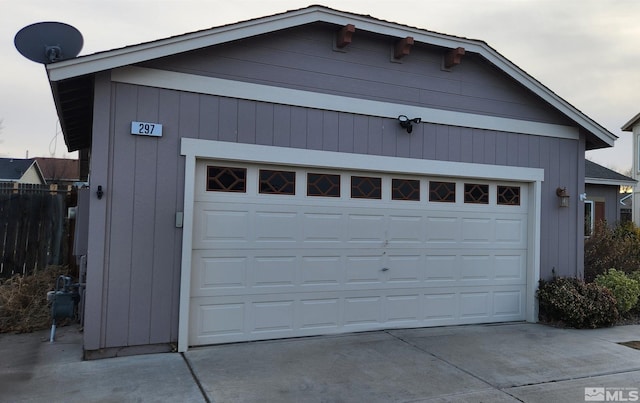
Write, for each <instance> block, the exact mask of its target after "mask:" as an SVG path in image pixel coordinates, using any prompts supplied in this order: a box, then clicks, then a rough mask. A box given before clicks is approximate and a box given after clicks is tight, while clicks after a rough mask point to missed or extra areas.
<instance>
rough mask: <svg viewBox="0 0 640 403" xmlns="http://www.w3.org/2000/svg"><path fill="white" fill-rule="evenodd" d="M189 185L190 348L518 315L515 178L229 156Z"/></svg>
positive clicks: (520, 226)
mask: <svg viewBox="0 0 640 403" xmlns="http://www.w3.org/2000/svg"><path fill="white" fill-rule="evenodd" d="M244 147H247V146H246V145H245V146H240V148H244ZM258 147H259V146H258ZM266 148H273V147H266ZM306 153H313V152H311V151H308V150H307V151H305V152H304V153H303V154H306ZM269 154H272V153H266V154H264V155H269ZM317 154H318V157H320V156H321V155H322V154H324V153H322V152H318V153H317ZM329 154H331V153H329ZM329 154H328V155H327V156H329ZM347 158H348V157H347ZM374 160H375V159H374ZM391 160H398V161H397V162H399V163H400V162H402V161H400V160H401V159H395V158H391ZM372 162H375V161H372ZM390 162H393V161H390ZM314 165H315V164H314ZM193 183H194V193H193V194H194V200H193V203H194V204H193V205H194V208H193V240H192V263H191V264H192V266H191V267H192V270H191V278H190V283H191V292H190V299H189V317H190V323H189V335H190V336H189V345H205V344H215V343H227V342H238V341H248V340H263V339H274V338H285V337H299V336H310V335H319V334H333V333H344V332H354V331H367V330H376V329H385V328H398V327H425V326H438V325H452V324H469V323H490V322H504V321H520V320H525V317H526V299H527V262H528V232H529V229H528V222H529V219H528V214H529V213H528V211H529V207H528V200H529V194H528V192H529V185H528V184H527V183H523V182H516V181H505V180H500V181H496V180H493V181H491V180H486V179H479V178H473V177H466V178H465V177H453V176H442V175H441V174H439V173H436V174H435V175H433V174H432V175H429V174H425V173H424V172H413V173H408V172H385V171H376V170H362V169H360V170H355V169H353V168H352V169H344V168H342V169H336V167H335V166H334V167H332V168H330V167H319V166H313V167H309V166H306V167H305V166H296V165H282V164H274V163H270V164H264V163H263V164H255V163H247V162H242V161H230V160H229V159H222V160H221V159H198V160H197V163H196V164H195V180H194V182H193Z"/></svg>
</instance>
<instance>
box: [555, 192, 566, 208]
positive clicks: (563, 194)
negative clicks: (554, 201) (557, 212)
mask: <svg viewBox="0 0 640 403" xmlns="http://www.w3.org/2000/svg"><path fill="white" fill-rule="evenodd" d="M556 196H558V199H560V207H569V193H568V192H567V188H564V187H563V188H561V187H559V188H557V189H556Z"/></svg>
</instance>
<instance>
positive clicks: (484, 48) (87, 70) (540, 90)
mask: <svg viewBox="0 0 640 403" xmlns="http://www.w3.org/2000/svg"><path fill="white" fill-rule="evenodd" d="M317 21H323V22H328V23H333V24H337V25H346V24H354V25H355V26H356V29H359V30H363V31H370V32H375V33H380V34H383V35H389V36H395V37H398V38H404V37H406V36H413V38H414V40H415V41H417V42H422V43H427V44H431V45H436V46H443V47H448V48H455V47H458V46H463V47H464V48H465V50H466V51H468V52H473V53H478V54H480V55H481V56H483V57H484V58H485V59H487V60H488V61H489V62H491V63H493V64H494V65H495V66H497V67H498V68H499V69H502V70H503V71H504V72H505V73H507V74H508V75H510V76H511V77H513V78H514V79H515V80H516V81H518V82H519V83H520V84H522V85H524V86H525V87H526V88H528V89H529V90H531V91H533V92H534V93H535V94H536V95H538V96H540V97H541V98H542V99H544V100H545V101H547V102H549V103H550V104H551V105H553V106H554V107H556V108H557V109H558V110H560V111H561V112H563V113H564V114H566V115H568V116H569V117H570V118H572V119H574V120H575V121H576V122H577V123H578V124H579V125H581V126H583V127H585V128H586V129H587V130H589V131H591V132H593V133H594V134H595V135H596V136H598V137H599V138H600V139H601V140H603V141H604V142H605V143H606V144H608V145H609V146H613V144H614V141H615V140H616V139H617V136H615V135H614V134H612V133H610V132H609V131H608V130H606V129H604V128H603V127H602V126H600V125H598V124H597V123H595V122H594V121H593V120H591V119H590V118H589V117H587V116H586V115H584V114H583V113H581V112H580V111H578V110H577V109H576V108H574V107H573V106H572V105H570V104H569V103H567V102H566V101H564V100H563V99H562V98H560V97H559V96H557V95H556V94H555V93H553V92H552V91H550V90H549V89H547V88H546V87H545V86H543V85H542V84H540V83H539V82H538V81H536V80H535V79H533V78H532V77H531V76H530V75H528V74H527V73H525V72H524V71H523V70H521V69H520V68H518V67H517V66H516V65H514V64H513V63H511V62H510V61H509V60H507V59H506V58H504V57H503V56H501V55H500V54H499V53H498V52H496V51H495V50H494V49H493V48H491V47H490V46H488V45H487V44H486V43H484V42H482V41H478V40H473V39H466V38H459V37H455V36H448V35H444V34H438V33H435V32H430V31H425V30H422V29H418V28H412V27H408V26H403V25H399V24H396V23H391V22H386V21H381V20H376V19H371V18H368V17H366V16H360V15H355V14H349V13H344V12H340V11H336V10H331V9H326V8H324V7H309V8H306V9H302V10H296V11H291V12H287V13H283V14H277V15H274V16H269V17H265V18H260V19H256V20H250V21H245V22H240V23H236V24H230V25H226V26H222V27H218V28H212V29H209V30H203V31H198V32H194V33H191V34H185V35H180V36H176V37H172V38H167V39H164V40H159V41H155V42H149V43H144V44H140V45H135V46H130V47H126V48H122V49H116V50H112V51H107V52H101V53H97V54H93V55H89V56H83V57H80V58H76V59H70V60H66V61H62V62H58V63H52V64H49V65H47V66H46V68H47V73H48V75H49V80H50V81H59V80H64V79H67V78H71V77H77V76H81V75H85V74H92V73H95V72H98V71H104V70H109V69H113V68H118V67H122V66H127V65H131V64H135V63H140V62H143V61H147V60H152V59H156V58H160V57H165V56H170V55H174V54H177V53H181V52H187V51H190V50H196V49H201V48H204V47H207V46H213V45H217V44H221V43H226V42H230V41H234V40H238V39H244V38H248V37H251V36H255V35H261V34H266V33H269V32H274V31H277V30H281V29H286V28H291V27H295V26H300V25H304V24H309V23H313V22H317Z"/></svg>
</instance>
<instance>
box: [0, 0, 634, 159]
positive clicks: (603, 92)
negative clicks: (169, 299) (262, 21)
mask: <svg viewBox="0 0 640 403" xmlns="http://www.w3.org/2000/svg"><path fill="white" fill-rule="evenodd" d="M311 4H322V5H324V6H327V7H331V8H334V9H337V10H341V11H348V12H354V13H358V14H368V15H371V16H373V17H376V18H379V19H384V20H388V21H393V22H397V23H400V24H405V25H411V26H415V27H418V28H423V29H427V30H431V31H436V32H441V33H445V34H451V35H456V36H463V37H467V38H472V39H479V40H483V41H485V42H487V43H488V44H489V45H490V46H491V47H493V48H494V49H496V50H497V51H498V52H499V53H501V54H502V55H503V56H504V57H506V58H507V59H509V60H510V61H512V62H513V63H515V64H516V65H518V66H519V67H520V68H521V69H523V70H524V71H526V72H527V73H529V74H530V75H532V76H533V77H534V78H536V79H537V80H538V81H540V82H542V83H543V84H544V85H546V86H547V87H549V88H550V89H551V90H552V91H554V92H555V93H556V94H558V95H559V96H561V97H562V98H564V99H565V100H567V101H568V102H569V103H571V104H572V105H573V106H575V107H576V108H578V109H579V110H581V111H582V112H583V113H585V114H586V115H587V116H589V117H590V118H592V119H593V120H595V121H596V122H598V123H599V124H600V125H602V126H604V127H605V128H606V129H608V130H609V131H610V132H612V133H613V134H615V135H616V136H618V137H619V139H618V140H617V141H616V144H615V147H613V148H610V149H605V150H598V151H593V152H588V153H587V158H589V159H591V160H592V161H595V162H597V163H599V164H602V165H605V166H607V167H609V168H612V169H615V170H618V171H621V172H622V171H625V170H626V169H629V168H630V167H631V160H632V155H631V144H632V140H631V135H630V133H628V132H622V131H621V130H620V127H621V126H622V125H623V124H625V123H626V122H627V121H629V120H630V119H631V118H632V117H633V116H635V115H636V114H637V113H639V112H640V102H638V99H639V98H640V91H639V88H638V87H639V86H640V51H639V50H638V44H640V24H639V23H638V21H640V1H638V0H393V1H391V0H386V1H382V0H340V1H332V0H325V1H315V0H311V1H297V0H268V1H266V0H232V1H227V0H224V1H222V0H209V1H205V0H122V1H121V0H100V1H98V0H46V1H41V0H0V55H2V56H1V58H0V69H1V70H0V72H1V74H0V120H2V128H1V129H0V156H2V157H19V158H24V157H25V156H26V154H27V152H28V155H29V156H30V157H36V156H44V157H48V156H56V157H72V158H74V157H75V156H76V155H75V153H68V152H67V150H66V147H65V145H64V141H63V139H62V134H61V132H60V128H59V125H58V123H57V115H56V113H55V108H54V103H53V99H52V97H51V90H50V87H49V84H48V81H47V77H46V72H45V69H44V67H43V66H42V65H39V64H36V63H34V62H31V61H29V60H27V59H25V58H23V57H22V56H21V55H20V54H19V53H18V52H17V50H16V49H15V47H14V45H13V38H14V36H15V34H16V33H17V32H18V31H19V30H20V29H21V28H22V27H24V26H26V25H29V24H32V23H35V22H40V21H60V22H65V23H67V24H70V25H73V26H74V27H76V28H77V29H78V30H79V31H80V32H82V35H83V37H84V47H83V49H82V51H81V52H80V54H81V55H87V54H91V53H95V52H99V51H104V50H109V49H114V48H118V47H122V46H127V45H133V44H136V43H140V42H145V41H151V40H156V39H162V38H165V37H168V36H172V35H179V34H183V33H187V32H192V31H196V30H201V29H206V28H211V27H215V26H219V25H223V24H229V23H233V22H238V21H243V20H247V19H251V18H257V17H262V16H266V15H271V14H276V13H280V12H283V11H286V10H293V9H298V8H303V7H307V6H309V5H311Z"/></svg>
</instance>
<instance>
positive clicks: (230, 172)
mask: <svg viewBox="0 0 640 403" xmlns="http://www.w3.org/2000/svg"><path fill="white" fill-rule="evenodd" d="M207 191H210V192H240V193H244V192H246V191H247V169H246V168H229V167H216V166H210V165H208V166H207Z"/></svg>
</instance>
